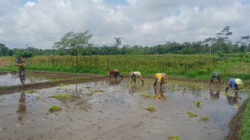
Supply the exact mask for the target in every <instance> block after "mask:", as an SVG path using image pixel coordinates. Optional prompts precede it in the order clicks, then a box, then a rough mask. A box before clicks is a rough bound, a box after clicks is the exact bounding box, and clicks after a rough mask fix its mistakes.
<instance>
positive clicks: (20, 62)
mask: <svg viewBox="0 0 250 140" xmlns="http://www.w3.org/2000/svg"><path fill="white" fill-rule="evenodd" d="M16 66H18V72H19V78H20V80H21V83H22V84H24V82H25V66H26V61H25V60H23V57H22V56H19V57H18V58H17V61H16Z"/></svg>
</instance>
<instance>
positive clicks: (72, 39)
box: [54, 31, 92, 66]
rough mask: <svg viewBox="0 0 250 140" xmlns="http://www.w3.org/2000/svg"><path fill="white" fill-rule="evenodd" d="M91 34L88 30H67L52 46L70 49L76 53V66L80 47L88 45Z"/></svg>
mask: <svg viewBox="0 0 250 140" xmlns="http://www.w3.org/2000/svg"><path fill="white" fill-rule="evenodd" d="M91 37H92V35H90V34H89V32H88V31H85V32H79V33H74V32H68V33H66V34H65V35H64V36H63V37H62V38H61V40H60V41H58V42H56V43H54V47H55V48H57V49H71V50H73V51H74V52H75V54H76V65H77V66H78V55H79V51H80V49H82V48H84V47H87V46H88V45H89V40H90V38H91Z"/></svg>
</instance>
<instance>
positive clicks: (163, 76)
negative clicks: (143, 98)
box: [154, 73, 167, 86]
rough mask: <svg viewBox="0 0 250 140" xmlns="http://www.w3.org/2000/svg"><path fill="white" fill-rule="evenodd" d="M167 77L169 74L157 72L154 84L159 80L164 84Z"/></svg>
mask: <svg viewBox="0 0 250 140" xmlns="http://www.w3.org/2000/svg"><path fill="white" fill-rule="evenodd" d="M166 79H167V74H166V73H156V74H155V82H154V86H156V85H157V83H158V82H159V83H160V85H161V86H162V84H163V83H164V80H166Z"/></svg>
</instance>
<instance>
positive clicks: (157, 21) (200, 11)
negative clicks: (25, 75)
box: [0, 0, 250, 48]
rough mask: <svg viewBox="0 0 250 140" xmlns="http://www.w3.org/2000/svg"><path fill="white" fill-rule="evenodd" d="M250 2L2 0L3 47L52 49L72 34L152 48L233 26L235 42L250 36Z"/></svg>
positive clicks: (98, 42) (0, 30) (0, 26)
mask: <svg viewBox="0 0 250 140" xmlns="http://www.w3.org/2000/svg"><path fill="white" fill-rule="evenodd" d="M249 17H250V0H0V43H3V44H6V45H7V46H8V47H10V48H24V47H25V46H26V45H27V44H29V45H30V46H33V47H36V48H52V46H53V43H54V42H56V41H58V40H60V38H61V37H62V36H63V35H64V34H65V33H67V32H69V31H74V32H84V31H86V30H89V32H90V33H91V34H93V37H92V39H91V43H93V44H96V45H111V44H114V43H115V40H114V38H115V37H121V38H122V43H123V44H131V45H134V44H138V45H143V46H146V45H148V46H151V45H155V44H163V43H165V42H166V41H176V42H185V41H198V40H203V39H205V38H207V37H213V36H215V34H216V33H217V32H219V31H220V30H221V29H222V28H223V27H225V26H228V25H229V26H231V29H232V32H233V35H232V36H231V37H230V39H231V40H233V41H236V40H239V38H240V36H243V35H249V34H250V20H249Z"/></svg>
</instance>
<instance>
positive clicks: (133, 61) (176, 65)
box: [0, 55, 250, 79]
mask: <svg viewBox="0 0 250 140" xmlns="http://www.w3.org/2000/svg"><path fill="white" fill-rule="evenodd" d="M232 56H233V55H232ZM2 59H3V58H2ZM9 59H12V60H11V61H9V62H12V64H10V65H9V66H7V67H1V68H0V70H8V69H11V70H13V67H14V58H9ZM0 60H1V58H0ZM26 60H27V63H28V65H27V69H29V70H44V71H61V72H74V73H95V74H107V71H108V70H110V69H114V68H117V69H119V70H120V71H121V72H122V73H123V74H127V73H129V72H130V71H140V72H141V73H142V74H143V75H152V74H154V73H157V72H165V73H167V74H169V75H171V76H184V77H189V78H209V76H210V74H211V72H213V71H218V72H220V73H221V74H222V78H224V79H227V78H230V77H239V78H242V79H250V73H249V69H250V56H249V55H243V56H242V57H237V55H236V56H234V57H219V56H217V55H215V56H209V55H106V56H104V55H92V56H79V63H78V65H76V60H75V58H74V56H35V57H32V58H28V59H26ZM5 61H6V60H5Z"/></svg>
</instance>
